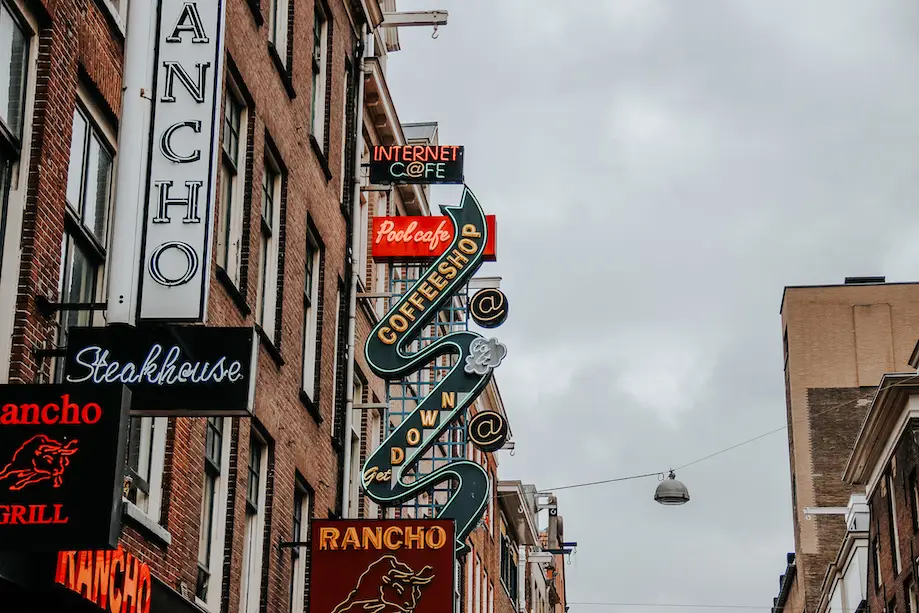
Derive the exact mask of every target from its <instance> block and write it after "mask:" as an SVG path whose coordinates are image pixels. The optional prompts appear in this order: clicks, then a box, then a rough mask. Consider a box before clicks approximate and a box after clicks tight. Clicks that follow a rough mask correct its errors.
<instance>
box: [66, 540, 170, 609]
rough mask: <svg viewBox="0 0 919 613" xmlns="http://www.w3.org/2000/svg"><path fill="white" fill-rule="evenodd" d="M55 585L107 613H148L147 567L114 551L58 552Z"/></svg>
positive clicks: (123, 552)
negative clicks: (70, 591)
mask: <svg viewBox="0 0 919 613" xmlns="http://www.w3.org/2000/svg"><path fill="white" fill-rule="evenodd" d="M54 582H55V583H57V584H58V585H62V586H64V587H65V588H67V589H68V590H72V591H74V592H76V593H77V594H80V595H81V596H82V597H83V598H85V599H86V600H89V601H90V602H92V603H93V604H95V605H96V606H97V607H99V608H100V609H102V610H103V611H109V612H110V613H150V594H151V588H152V585H153V584H152V582H151V580H150V567H149V566H148V565H147V564H145V563H144V562H141V561H140V560H138V559H137V558H136V557H135V556H133V555H132V554H130V553H128V552H127V551H125V550H124V549H122V548H121V546H120V545H119V547H118V549H116V550H114V551H61V552H59V553H58V554H57V570H56V571H55V573H54Z"/></svg>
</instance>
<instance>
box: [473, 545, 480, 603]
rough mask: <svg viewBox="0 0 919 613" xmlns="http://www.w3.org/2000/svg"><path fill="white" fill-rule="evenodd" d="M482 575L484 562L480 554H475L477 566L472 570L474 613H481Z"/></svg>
mask: <svg viewBox="0 0 919 613" xmlns="http://www.w3.org/2000/svg"><path fill="white" fill-rule="evenodd" d="M481 574H482V560H480V559H479V554H475V564H474V565H473V570H472V599H473V600H472V613H480V611H481V609H480V608H479V604H480V603H481V602H482V582H481V580H480V576H481Z"/></svg>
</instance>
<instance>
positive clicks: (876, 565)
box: [871, 530, 881, 591]
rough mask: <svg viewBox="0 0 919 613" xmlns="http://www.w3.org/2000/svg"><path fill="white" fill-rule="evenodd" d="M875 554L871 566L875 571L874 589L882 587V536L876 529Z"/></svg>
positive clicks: (872, 548) (873, 547)
mask: <svg viewBox="0 0 919 613" xmlns="http://www.w3.org/2000/svg"><path fill="white" fill-rule="evenodd" d="M871 550H872V552H873V554H874V555H873V556H872V558H871V567H872V570H873V571H874V589H875V591H877V590H879V589H881V537H880V535H879V534H877V530H875V536H874V542H873V543H871Z"/></svg>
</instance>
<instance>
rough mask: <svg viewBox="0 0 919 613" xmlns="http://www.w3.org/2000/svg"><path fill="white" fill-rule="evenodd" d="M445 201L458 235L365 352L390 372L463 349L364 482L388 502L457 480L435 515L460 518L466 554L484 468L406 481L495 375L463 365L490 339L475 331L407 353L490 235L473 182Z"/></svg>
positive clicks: (459, 465)
mask: <svg viewBox="0 0 919 613" xmlns="http://www.w3.org/2000/svg"><path fill="white" fill-rule="evenodd" d="M442 208H443V210H444V212H445V213H446V214H447V216H448V217H449V218H450V221H451V224H452V226H453V228H452V230H453V232H452V234H453V241H452V242H451V243H450V245H449V246H448V247H447V249H446V251H445V252H444V253H443V255H441V256H440V257H439V258H437V259H436V260H435V261H434V262H433V263H432V264H431V266H430V267H429V268H428V269H427V271H425V272H424V273H423V274H422V275H421V277H420V278H419V280H418V281H417V282H416V283H415V284H414V285H413V286H412V287H411V288H410V289H409V290H408V291H407V292H406V293H405V294H404V295H403V296H402V298H401V299H400V300H399V301H398V302H396V303H395V304H393V306H392V308H391V309H390V311H389V313H387V314H386V315H385V316H384V317H383V318H382V319H381V321H380V323H379V324H378V325H377V326H376V328H374V330H373V332H372V333H371V334H370V336H369V337H368V339H367V344H366V345H365V346H364V354H365V356H366V358H367V364H368V365H369V366H370V369H371V370H373V372H374V373H375V374H377V375H378V376H380V377H383V378H385V379H395V378H398V377H404V376H407V375H409V374H411V373H413V372H416V371H418V370H420V369H421V368H423V367H424V366H425V365H426V364H429V363H431V362H433V361H435V360H437V359H438V358H439V357H441V356H443V355H448V354H458V359H457V361H456V365H455V366H454V367H453V368H452V369H451V370H450V371H449V372H448V373H447V374H446V375H445V376H444V378H443V379H442V380H441V381H440V382H439V383H438V384H437V385H436V386H435V387H434V389H433V391H432V393H431V394H429V395H428V396H426V397H425V398H424V399H422V400H421V402H419V403H418V406H417V407H416V408H415V410H414V411H413V412H412V413H411V414H409V415H408V416H407V417H405V418H404V419H403V420H402V422H401V423H400V424H399V426H397V427H396V428H395V430H393V432H392V433H391V434H390V435H389V436H388V437H387V438H386V440H384V441H383V442H382V443H381V444H380V446H379V447H377V449H376V450H374V452H373V453H372V454H371V455H370V457H368V458H367V463H366V464H365V465H364V469H363V483H364V491H365V493H366V494H367V496H368V498H370V499H371V500H373V501H374V502H376V503H377V504H380V505H384V506H390V505H396V504H401V503H404V502H406V501H408V500H411V499H414V498H417V497H418V496H420V495H421V494H422V493H424V492H428V491H430V490H431V488H433V487H435V486H437V485H438V484H441V483H445V482H453V483H454V484H455V485H456V489H455V491H454V493H453V495H452V496H451V498H450V499H449V500H448V501H447V503H446V504H445V505H444V506H443V507H442V508H441V509H440V511H439V512H438V515H437V518H438V519H453V520H455V522H456V543H455V549H456V552H457V554H463V553H465V551H466V549H467V546H466V545H465V540H466V536H468V534H469V533H470V532H471V531H472V530H473V528H475V525H476V524H477V522H478V520H479V518H481V516H482V513H483V512H484V511H485V506H486V502H487V500H488V495H489V490H490V485H489V482H488V474H487V473H486V472H485V470H484V469H483V468H482V467H481V466H479V465H478V464H476V463H475V462H469V461H467V460H459V461H455V462H450V463H448V464H446V465H444V466H441V467H439V468H438V469H436V470H434V471H433V472H431V473H429V474H426V475H416V476H414V477H413V479H412V481H410V482H408V483H406V482H403V480H402V478H403V475H404V474H405V473H406V471H408V470H409V469H410V468H412V467H413V466H414V465H415V464H416V463H417V461H418V459H419V458H421V457H422V455H423V454H424V453H425V452H426V451H427V450H428V449H430V448H431V447H432V446H433V445H435V444H436V443H437V440H438V439H439V438H440V436H441V435H442V434H443V433H444V431H445V430H446V429H447V427H448V426H449V425H450V423H452V422H454V421H456V420H457V419H459V418H461V417H462V415H463V414H464V413H465V411H466V409H468V408H469V406H470V405H471V404H472V402H473V401H474V400H475V399H476V397H477V396H478V395H479V394H480V393H481V391H482V390H483V389H484V388H485V386H486V385H487V384H488V381H489V379H490V378H491V374H492V368H485V369H483V370H476V369H467V368H465V366H464V365H465V364H466V363H467V361H468V360H470V359H474V357H473V352H472V349H471V347H472V345H473V343H475V342H482V341H483V340H484V339H483V338H482V337H481V336H480V335H479V334H476V333H475V332H469V331H463V332H454V333H451V334H448V335H446V336H444V337H442V338H439V339H437V340H436V341H435V342H433V343H431V344H430V345H427V346H426V347H424V348H423V349H421V350H420V351H418V352H415V353H406V352H405V349H406V348H407V347H409V346H410V345H411V343H412V342H413V341H414V340H415V339H416V338H417V337H418V336H419V334H420V333H421V332H422V331H423V330H424V328H425V326H427V325H428V324H429V323H430V322H431V321H432V320H433V318H435V317H436V316H437V313H438V310H439V309H440V308H442V307H443V305H444V304H445V303H447V302H448V301H450V300H451V299H452V298H453V296H454V295H455V294H456V292H457V291H459V289H460V288H462V287H463V286H464V285H465V284H466V283H467V282H468V280H469V279H470V278H471V277H472V275H473V274H475V271H476V270H477V269H478V267H479V265H480V264H481V262H482V260H483V254H484V251H485V245H486V243H487V241H488V227H487V225H486V220H485V214H484V212H483V211H482V207H481V206H480V205H479V203H478V201H477V200H476V199H475V196H473V195H472V192H470V191H469V190H468V189H465V190H464V192H463V198H462V201H461V203H460V205H459V206H445V207H442Z"/></svg>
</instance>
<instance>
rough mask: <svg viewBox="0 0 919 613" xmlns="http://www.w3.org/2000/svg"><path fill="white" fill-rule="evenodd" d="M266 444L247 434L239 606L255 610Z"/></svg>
mask: <svg viewBox="0 0 919 613" xmlns="http://www.w3.org/2000/svg"><path fill="white" fill-rule="evenodd" d="M267 473H268V444H267V443H266V442H265V439H264V438H263V437H262V436H261V435H259V433H258V432H257V431H256V430H254V429H253V430H252V431H251V434H250V435H249V468H248V479H247V481H246V526H245V536H244V537H243V568H242V585H241V587H240V605H239V610H240V611H241V612H242V613H256V612H257V611H258V609H259V597H260V595H261V582H262V559H263V553H264V550H263V544H264V533H265V500H266V497H267V489H266V488H267V481H268V475H267Z"/></svg>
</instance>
